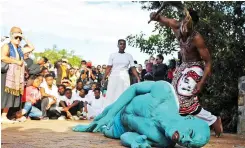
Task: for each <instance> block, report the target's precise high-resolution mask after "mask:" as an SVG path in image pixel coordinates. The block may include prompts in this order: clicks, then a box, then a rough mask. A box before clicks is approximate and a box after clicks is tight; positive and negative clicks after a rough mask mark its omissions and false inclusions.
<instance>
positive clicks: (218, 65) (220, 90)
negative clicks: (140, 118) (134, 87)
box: [127, 1, 245, 132]
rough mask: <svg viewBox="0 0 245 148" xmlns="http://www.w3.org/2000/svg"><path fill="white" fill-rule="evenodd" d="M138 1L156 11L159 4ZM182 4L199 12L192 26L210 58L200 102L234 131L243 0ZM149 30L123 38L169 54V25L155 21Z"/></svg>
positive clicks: (243, 69)
mask: <svg viewBox="0 0 245 148" xmlns="http://www.w3.org/2000/svg"><path fill="white" fill-rule="evenodd" d="M140 3H141V4H142V9H146V10H154V11H156V10H157V9H158V8H159V7H160V3H159V2H140ZM184 4H185V6H186V7H187V8H193V9H194V10H197V11H198V12H199V16H200V21H199V24H198V25H197V26H196V30H198V31H199V32H200V34H201V35H202V36H203V37H204V39H205V41H206V45H207V47H208V49H209V50H210V53H211V55H212V60H213V62H212V76H211V77H210V78H209V80H208V82H207V85H206V89H205V90H204V91H203V94H202V95H201V103H202V105H203V106H204V107H205V108H207V109H208V110H210V111H212V112H214V113H217V114H219V113H220V114H221V117H222V119H223V124H224V129H225V130H226V131H228V132H236V124H237V114H238V112H237V100H238V78H239V77H241V76H243V75H245V2H242V1H225V2H221V1H205V2H198V1H197V2H194V1H192V2H188V1H185V2H184ZM162 14H164V15H165V16H167V17H170V18H177V19H179V17H180V14H181V13H180V12H178V11H176V9H174V8H173V7H168V8H167V9H165V10H164V11H163V12H162ZM146 22H147V20H146ZM153 32H154V33H155V34H157V35H155V34H154V35H152V36H150V37H149V38H146V36H145V35H144V34H143V33H140V34H139V35H129V36H128V38H127V40H128V42H129V44H130V45H131V46H134V47H138V48H140V50H141V51H142V52H145V53H149V54H151V53H154V52H157V53H165V54H169V53H170V52H173V51H175V50H176V48H177V47H178V43H177V40H176V39H175V37H174V34H173V32H172V31H171V30H170V29H169V28H166V27H161V26H160V25H159V24H158V23H155V30H154V31H153ZM156 46H158V47H156Z"/></svg>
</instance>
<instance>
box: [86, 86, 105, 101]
mask: <svg viewBox="0 0 245 148" xmlns="http://www.w3.org/2000/svg"><path fill="white" fill-rule="evenodd" d="M95 88H98V84H97V83H93V84H92V86H91V90H89V91H88V98H89V97H92V98H93V97H94V90H95ZM100 95H102V92H100Z"/></svg>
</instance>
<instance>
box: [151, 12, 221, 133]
mask: <svg viewBox="0 0 245 148" xmlns="http://www.w3.org/2000/svg"><path fill="white" fill-rule="evenodd" d="M184 11H185V18H184V19H183V20H182V21H180V22H178V21H176V20H175V19H170V18H166V17H164V16H160V15H157V14H156V13H155V12H153V13H151V15H150V17H151V19H152V20H154V21H158V22H160V24H161V25H164V26H166V27H170V28H171V29H172V30H173V32H174V34H175V35H176V38H177V39H178V41H179V44H180V49H181V50H180V53H181V56H182V64H181V65H180V67H178V69H177V72H176V75H175V77H174V79H173V81H172V84H173V86H174V88H175V90H176V93H177V96H178V99H179V103H180V110H179V112H180V114H181V115H183V116H185V115H194V116H196V117H198V118H201V119H203V120H205V121H206V122H207V123H208V124H209V126H212V127H213V128H214V130H215V133H216V136H220V134H221V133H222V131H223V128H222V123H221V119H220V118H219V117H218V118H217V117H216V116H214V115H212V114H211V113H210V112H208V111H206V110H204V109H203V108H202V107H201V106H200V104H199V101H198V97H197V94H198V93H200V92H201V90H202V87H203V85H204V84H205V82H206V80H207V78H208V76H209V75H210V73H211V56H210V53H209V50H208V49H207V47H206V45H205V43H204V39H203V38H202V36H201V34H199V33H198V32H197V31H195V30H194V25H196V23H197V22H198V20H199V16H198V15H197V12H196V11H193V10H189V11H188V10H187V9H184ZM204 63H205V64H204Z"/></svg>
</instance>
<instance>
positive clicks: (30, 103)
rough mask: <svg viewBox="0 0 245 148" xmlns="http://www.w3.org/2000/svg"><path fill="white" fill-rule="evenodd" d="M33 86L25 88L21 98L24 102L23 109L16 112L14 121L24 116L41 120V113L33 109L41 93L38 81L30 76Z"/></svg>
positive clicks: (35, 108) (35, 77)
mask: <svg viewBox="0 0 245 148" xmlns="http://www.w3.org/2000/svg"><path fill="white" fill-rule="evenodd" d="M30 79H32V80H33V84H32V85H31V86H28V87H26V88H25V94H24V95H23V97H22V101H23V102H25V104H24V108H23V109H22V110H20V111H18V112H16V119H17V120H18V119H20V118H21V117H23V116H24V115H26V116H28V117H31V118H41V117H42V112H41V111H40V110H39V109H38V108H37V107H35V105H36V103H37V101H38V100H40V99H41V93H40V91H39V89H38V88H39V86H40V84H41V81H40V79H39V78H38V77H37V76H32V77H30Z"/></svg>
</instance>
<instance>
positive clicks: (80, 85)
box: [73, 80, 83, 95]
mask: <svg viewBox="0 0 245 148" xmlns="http://www.w3.org/2000/svg"><path fill="white" fill-rule="evenodd" d="M82 89H83V82H82V81H81V80H78V81H77V85H76V88H75V89H74V90H73V93H74V94H77V95H79V93H80V91H81V90H82Z"/></svg>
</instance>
